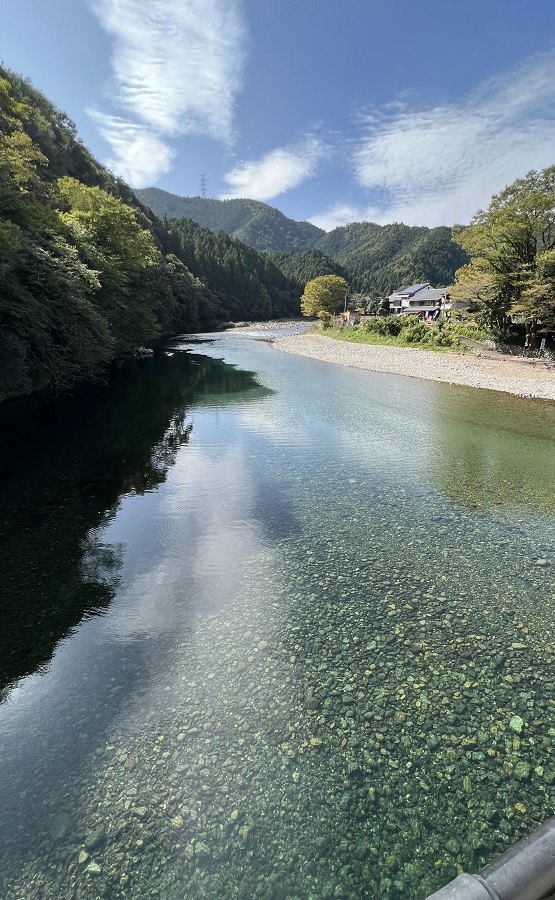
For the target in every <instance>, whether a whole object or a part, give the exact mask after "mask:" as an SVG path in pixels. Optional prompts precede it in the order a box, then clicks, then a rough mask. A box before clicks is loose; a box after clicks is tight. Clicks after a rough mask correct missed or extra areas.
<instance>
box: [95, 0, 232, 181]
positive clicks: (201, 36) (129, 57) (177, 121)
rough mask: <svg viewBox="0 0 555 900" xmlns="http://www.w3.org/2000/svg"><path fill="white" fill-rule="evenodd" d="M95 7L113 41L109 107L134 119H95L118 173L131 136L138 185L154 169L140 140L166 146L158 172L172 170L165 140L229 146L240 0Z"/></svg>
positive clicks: (113, 1)
mask: <svg viewBox="0 0 555 900" xmlns="http://www.w3.org/2000/svg"><path fill="white" fill-rule="evenodd" d="M90 2H91V7H92V9H93V11H94V12H95V14H96V15H97V17H98V19H99V21H100V23H101V25H102V27H103V28H104V30H105V31H106V32H107V33H108V34H109V35H110V36H111V37H112V39H113V54H112V70H113V76H114V77H113V84H112V86H111V95H112V96H111V101H112V103H113V105H114V107H115V108H116V109H118V110H122V111H123V112H125V117H126V119H128V120H129V121H128V122H127V123H125V121H124V119H121V120H119V122H120V124H114V123H115V122H116V118H117V117H113V116H112V117H108V116H106V114H105V113H102V112H100V113H98V112H97V113H96V115H95V119H96V121H97V122H98V123H100V124H101V128H102V129H103V130H102V133H103V136H104V137H106V139H107V140H108V141H109V142H110V144H111V145H112V147H113V148H114V151H115V157H114V161H113V163H114V164H116V165H118V166H119V168H118V169H116V171H117V172H118V174H122V175H123V171H122V168H123V167H122V165H121V163H122V160H124V158H125V143H124V141H125V138H126V135H127V136H128V137H129V139H130V145H129V146H130V150H131V152H132V153H133V154H134V158H135V163H134V164H133V166H132V167H131V169H132V171H133V173H134V178H135V181H134V182H132V183H133V184H134V185H135V186H137V182H138V181H143V182H144V180H145V176H146V173H148V175H149V177H150V179H151V181H152V180H153V179H154V178H155V175H153V174H152V173H153V172H154V171H155V170H156V166H155V164H154V162H155V159H156V157H154V159H153V160H150V161H149V160H148V159H147V158H146V156H143V154H142V153H141V152H140V151H139V150H138V149H137V142H138V140H139V134H141V135H142V145H143V146H144V147H147V146H148V143H149V141H151V142H152V141H158V142H159V147H160V148H162V147H163V148H164V149H163V152H162V153H161V156H160V169H159V173H162V172H165V171H168V169H167V168H166V167H167V165H168V160H169V159H171V151H169V148H168V147H167V146H166V145H164V144H163V143H160V142H161V139H162V138H165V139H171V138H175V137H178V136H180V135H185V134H191V135H203V136H206V137H210V138H213V139H214V140H217V141H220V142H222V143H224V144H230V143H231V141H232V140H233V127H234V124H233V123H234V111H235V100H236V97H237V94H238V92H239V91H240V89H241V86H242V72H243V65H244V62H245V56H246V50H245V47H246V28H245V23H244V19H243V15H242V2H241V0H179V2H177V3H175V2H173V0H149V2H148V3H145V2H144V0H90ZM109 118H112V120H113V121H112V122H111V123H110V122H109V121H108V120H109ZM124 124H127V126H128V127H127V129H126V128H124V127H123V125H124ZM140 127H142V131H141V132H139V128H140ZM134 148H135V149H134ZM122 151H123V152H122ZM141 159H144V161H145V167H144V169H141V168H140V165H139V163H140V161H141Z"/></svg>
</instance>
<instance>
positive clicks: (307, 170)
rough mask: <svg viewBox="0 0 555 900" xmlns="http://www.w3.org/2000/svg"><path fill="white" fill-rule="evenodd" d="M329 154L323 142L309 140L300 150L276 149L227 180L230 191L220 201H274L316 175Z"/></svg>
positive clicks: (240, 166)
mask: <svg viewBox="0 0 555 900" xmlns="http://www.w3.org/2000/svg"><path fill="white" fill-rule="evenodd" d="M326 153H327V148H326V145H325V144H324V143H323V141H321V140H320V139H319V138H317V137H308V138H306V139H305V140H303V141H301V142H300V143H299V144H297V145H296V146H293V147H281V148H276V149H275V150H272V151H271V152H270V153H267V154H266V155H265V156H263V157H262V159H259V160H248V161H246V162H241V163H239V164H238V165H237V166H235V168H233V169H231V171H229V172H227V173H226V175H225V176H224V181H225V182H226V183H227V184H228V185H229V189H228V190H227V191H225V193H223V194H222V195H221V197H220V199H221V200H229V199H231V198H233V197H249V198H250V199H251V200H263V201H266V200H272V199H273V198H274V197H277V196H279V194H283V193H284V192H285V191H288V190H291V188H295V187H298V186H299V185H300V184H302V182H303V181H306V179H307V178H311V177H312V176H313V175H315V174H316V170H317V167H318V164H319V162H320V161H321V160H322V159H323V158H324V156H325V155H326Z"/></svg>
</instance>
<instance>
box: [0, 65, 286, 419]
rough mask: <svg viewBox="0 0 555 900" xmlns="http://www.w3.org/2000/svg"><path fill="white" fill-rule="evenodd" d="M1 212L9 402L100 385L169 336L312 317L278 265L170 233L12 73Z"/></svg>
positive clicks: (3, 113)
mask: <svg viewBox="0 0 555 900" xmlns="http://www.w3.org/2000/svg"><path fill="white" fill-rule="evenodd" d="M0 210H1V214H0V401H1V400H3V399H4V398H7V397H12V396H17V395H19V394H24V393H27V392H29V391H31V390H34V389H39V388H43V387H55V388H57V389H64V388H67V387H70V386H71V385H72V384H73V383H74V382H75V381H76V380H80V379H86V378H88V379H90V378H96V377H99V376H101V375H102V374H103V372H104V371H105V367H106V364H107V363H108V362H109V361H110V360H111V359H112V358H113V357H114V355H116V354H120V353H125V352H130V351H133V350H134V349H135V348H137V347H139V346H141V345H143V344H146V343H149V342H152V341H153V340H155V339H156V338H158V337H159V336H161V335H169V334H175V333H178V332H186V331H196V330H199V329H207V330H208V329H209V328H212V327H214V326H216V325H217V324H218V323H221V322H225V321H229V320H230V319H266V318H270V317H277V316H283V315H291V314H298V312H299V288H298V285H297V284H296V283H295V282H294V281H293V280H292V279H291V278H288V277H287V276H286V275H284V274H283V273H282V272H280V271H279V269H278V268H277V267H276V266H275V265H274V264H273V263H272V262H271V261H270V260H269V259H267V257H266V256H265V255H263V254H260V253H258V252H256V251H255V250H253V249H252V248H250V247H246V246H245V245H243V244H241V243H240V242H239V241H237V240H233V239H232V238H230V237H228V236H227V235H225V234H220V235H214V234H212V233H211V232H208V231H207V230H206V229H203V228H200V227H199V226H198V225H196V224H195V223H193V222H191V221H188V220H182V221H181V222H180V223H168V222H166V223H162V222H160V221H159V220H158V219H156V217H155V216H154V215H153V214H152V213H151V211H150V210H148V209H147V208H145V207H144V206H142V204H141V203H140V202H139V201H138V200H137V198H136V197H135V195H134V194H133V192H132V191H131V189H130V188H129V187H128V186H127V185H126V184H125V183H124V182H123V181H121V180H120V179H117V178H115V177H114V175H112V174H111V173H110V172H109V171H108V170H107V169H105V168H104V167H103V166H101V165H100V164H99V163H98V162H96V160H95V159H94V158H93V157H92V155H91V154H90V153H89V151H88V150H87V149H86V148H85V147H84V146H83V145H82V144H81V142H80V141H79V140H78V138H77V137H76V131H75V126H74V125H73V123H72V122H71V121H70V120H69V119H68V117H67V116H66V115H65V114H64V113H62V112H60V111H59V110H57V109H56V108H55V107H54V106H53V105H52V104H51V103H50V102H49V101H48V100H47V99H46V97H44V95H42V94H41V93H40V92H39V91H37V90H35V88H33V87H32V85H30V84H29V83H28V82H27V81H25V80H24V79H22V78H20V77H19V76H17V75H15V74H14V73H13V72H9V71H8V70H6V69H4V68H3V67H2V66H0Z"/></svg>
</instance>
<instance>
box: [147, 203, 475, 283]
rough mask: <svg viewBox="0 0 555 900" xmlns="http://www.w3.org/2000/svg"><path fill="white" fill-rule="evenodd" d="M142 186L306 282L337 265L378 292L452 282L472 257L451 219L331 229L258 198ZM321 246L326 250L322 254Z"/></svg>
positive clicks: (179, 213)
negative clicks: (456, 238)
mask: <svg viewBox="0 0 555 900" xmlns="http://www.w3.org/2000/svg"><path fill="white" fill-rule="evenodd" d="M135 193H136V195H137V197H138V198H139V199H140V201H141V202H142V203H144V204H145V205H146V206H149V207H150V208H151V209H152V211H153V212H154V213H156V215H158V216H160V217H161V218H163V217H164V216H167V217H168V218H176V219H179V218H188V219H192V220H193V221H194V222H197V223H198V224H199V225H202V226H203V227H204V228H208V229H209V230H210V231H213V232H215V233H218V232H219V231H224V232H225V233H226V234H228V235H230V236H231V237H233V238H235V239H237V240H240V241H241V242H242V243H244V244H247V245H248V246H250V247H252V248H253V249H255V250H258V251H269V252H270V258H271V259H272V261H273V262H274V263H275V264H276V265H277V266H278V268H280V269H281V270H282V271H283V273H284V274H285V275H286V276H287V277H293V278H296V280H297V281H298V283H299V284H300V285H301V288H302V286H303V282H302V278H301V275H302V274H303V273H307V274H308V273H310V272H311V271H316V270H317V271H318V274H324V272H323V271H322V270H323V269H325V270H326V273H328V272H329V273H330V274H339V272H338V267H340V268H341V271H342V272H343V273H344V275H345V277H346V278H347V280H348V281H349V283H350V286H351V290H353V291H356V292H362V293H366V294H370V295H374V296H375V295H382V296H384V295H388V294H391V293H392V292H393V291H395V290H398V289H400V288H401V287H404V286H405V285H407V284H412V283H417V282H428V281H429V282H430V283H431V284H433V285H435V286H437V287H447V286H448V285H450V284H452V283H453V279H454V275H455V272H456V270H457V269H459V268H460V267H461V266H463V265H465V264H466V263H467V262H468V258H467V256H466V254H465V253H464V252H463V251H462V250H461V249H460V247H459V246H458V245H457V244H454V243H453V242H452V241H451V229H450V228H448V227H446V226H438V227H437V228H426V227H425V226H414V225H413V226H409V225H403V224H401V223H395V224H391V225H377V224H375V223H373V222H354V223H352V224H350V225H343V226H341V227H339V228H334V229H333V231H330V232H325V231H323V230H322V229H321V228H317V227H316V226H315V225H312V224H311V223H310V222H296V221H295V220H294V219H289V218H287V216H285V215H284V214H283V213H282V212H280V211H279V210H278V209H275V207H273V206H268V205H267V204H266V203H261V202H259V201H258V200H241V199H234V200H208V199H204V198H202V197H179V196H177V195H176V194H171V193H169V192H167V191H162V190H160V189H159V188H144V189H141V190H136V191H135ZM315 251H320V254H323V256H322V257H321V258H316V257H315V256H314V252H315ZM307 253H308V254H309V256H307V257H306V258H304V255H305V254H307ZM297 257H301V258H300V259H298V258H297ZM315 267H316V268H315ZM310 277H314V276H313V275H310Z"/></svg>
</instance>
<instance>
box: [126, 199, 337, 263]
mask: <svg viewBox="0 0 555 900" xmlns="http://www.w3.org/2000/svg"><path fill="white" fill-rule="evenodd" d="M135 193H136V195H137V197H138V198H139V199H140V200H141V202H142V203H144V204H146V205H147V206H149V207H150V209H151V210H152V211H153V212H154V213H156V215H157V216H160V218H163V217H164V216H167V217H168V218H171V219H180V218H185V219H192V220H193V221H194V222H197V223H198V224H199V225H202V226H203V227H204V228H209V229H210V231H213V232H214V233H215V234H217V233H218V232H219V231H225V232H226V234H229V235H231V237H234V238H237V240H239V241H242V242H243V243H244V244H248V245H249V247H253V248H254V249H255V250H260V251H262V250H295V251H297V252H301V251H303V250H307V249H308V248H309V247H312V246H313V244H314V242H315V241H316V240H317V239H318V238H319V237H320V236H321V235H323V234H324V232H323V231H322V229H321V228H316V226H315V225H311V224H310V222H295V221H294V220H293V219H288V218H287V216H284V214H283V213H282V212H280V211H279V210H278V209H275V208H274V207H273V206H267V205H266V204H265V203H260V202H259V201H258V200H205V199H203V198H202V197H178V196H177V195H176V194H170V193H168V192H167V191H162V190H160V189H159V188H144V189H142V190H137V191H135Z"/></svg>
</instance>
